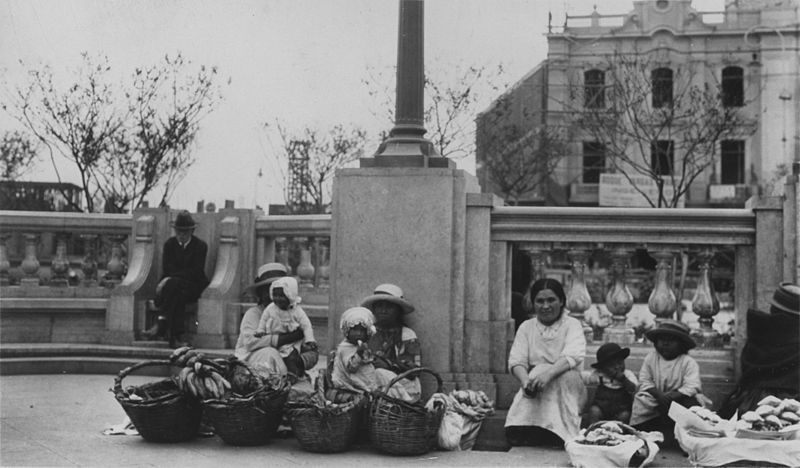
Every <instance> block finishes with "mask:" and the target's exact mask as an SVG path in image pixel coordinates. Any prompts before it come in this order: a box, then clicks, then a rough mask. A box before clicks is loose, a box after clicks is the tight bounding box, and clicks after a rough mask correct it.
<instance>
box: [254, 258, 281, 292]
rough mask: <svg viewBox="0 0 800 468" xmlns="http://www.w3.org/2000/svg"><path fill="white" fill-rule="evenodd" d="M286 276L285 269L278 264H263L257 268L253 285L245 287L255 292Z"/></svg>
mask: <svg viewBox="0 0 800 468" xmlns="http://www.w3.org/2000/svg"><path fill="white" fill-rule="evenodd" d="M286 275H287V270H286V267H285V266H283V265H282V264H280V263H265V264H263V265H261V266H260V267H258V271H257V272H256V279H255V280H254V282H253V284H251V285H250V286H248V287H247V289H248V290H251V291H255V290H256V289H258V288H259V287H261V286H269V285H270V284H272V282H273V281H275V280H276V279H278V278H281V277H283V276H286Z"/></svg>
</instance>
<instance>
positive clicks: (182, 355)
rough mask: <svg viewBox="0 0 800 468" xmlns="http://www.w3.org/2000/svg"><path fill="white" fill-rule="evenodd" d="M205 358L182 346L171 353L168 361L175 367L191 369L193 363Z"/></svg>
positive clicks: (195, 351)
mask: <svg viewBox="0 0 800 468" xmlns="http://www.w3.org/2000/svg"><path fill="white" fill-rule="evenodd" d="M203 358H205V355H203V353H201V352H199V351H197V350H195V349H193V348H192V347H191V346H184V347H182V348H178V349H176V350H175V351H173V352H172V354H171V355H170V356H169V361H170V362H171V363H172V364H174V365H175V366H177V367H186V366H188V367H191V366H194V364H195V362H197V361H199V360H202V359H203Z"/></svg>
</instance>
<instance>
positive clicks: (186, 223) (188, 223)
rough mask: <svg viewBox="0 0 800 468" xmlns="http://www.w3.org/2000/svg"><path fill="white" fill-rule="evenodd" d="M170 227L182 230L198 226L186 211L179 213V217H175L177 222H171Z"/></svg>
mask: <svg viewBox="0 0 800 468" xmlns="http://www.w3.org/2000/svg"><path fill="white" fill-rule="evenodd" d="M170 225H171V226H172V228H173V229H181V230H183V229H187V230H188V229H194V228H195V226H197V224H196V223H195V222H194V218H192V215H191V214H190V213H189V212H188V211H186V210H183V211H181V212H180V213H178V216H176V217H175V221H173V222H171V223H170Z"/></svg>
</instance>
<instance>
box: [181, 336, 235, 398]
mask: <svg viewBox="0 0 800 468" xmlns="http://www.w3.org/2000/svg"><path fill="white" fill-rule="evenodd" d="M203 359H205V355H203V353H201V352H199V351H197V350H195V349H192V347H190V346H184V347H182V348H178V349H176V350H175V351H173V352H172V354H171V355H170V357H169V360H170V362H171V363H172V364H173V365H175V366H178V367H182V369H181V370H180V372H179V373H178V375H177V377H176V380H177V384H178V388H180V389H181V391H183V392H188V393H191V394H192V395H194V396H196V397H197V398H200V399H201V400H208V399H221V398H223V397H224V396H225V394H226V393H227V392H229V391H230V389H231V384H230V382H228V381H227V380H226V379H225V378H224V377H223V376H222V375H220V373H219V372H218V371H217V369H216V368H215V367H213V366H212V365H209V364H207V363H205V362H204V361H203Z"/></svg>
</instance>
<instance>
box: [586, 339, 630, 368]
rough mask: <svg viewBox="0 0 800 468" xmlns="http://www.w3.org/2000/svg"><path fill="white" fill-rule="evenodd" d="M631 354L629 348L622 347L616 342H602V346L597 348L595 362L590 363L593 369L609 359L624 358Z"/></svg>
mask: <svg viewBox="0 0 800 468" xmlns="http://www.w3.org/2000/svg"><path fill="white" fill-rule="evenodd" d="M630 355H631V349H630V348H622V347H620V345H618V344H616V343H604V344H603V346H600V347H599V348H597V362H595V363H594V364H592V367H594V368H595V369H597V368H599V367H603V366H604V365H605V364H606V363H608V362H609V361H613V360H614V359H625V358H627V357H628V356H630Z"/></svg>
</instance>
